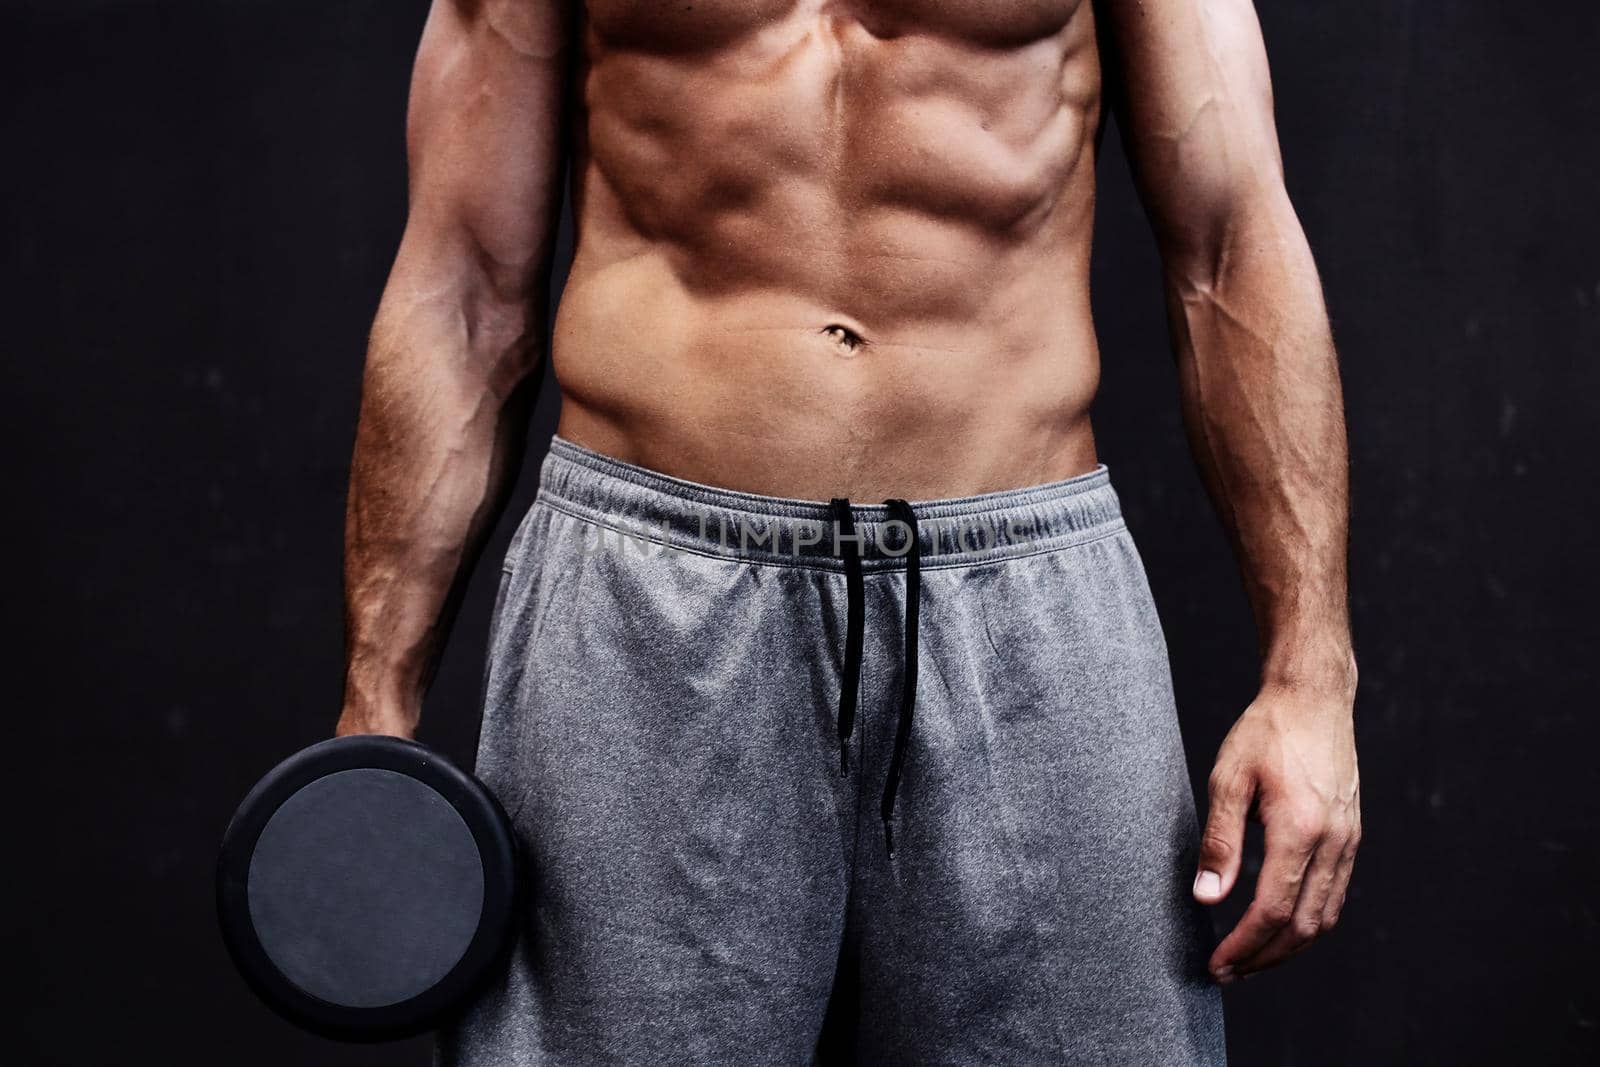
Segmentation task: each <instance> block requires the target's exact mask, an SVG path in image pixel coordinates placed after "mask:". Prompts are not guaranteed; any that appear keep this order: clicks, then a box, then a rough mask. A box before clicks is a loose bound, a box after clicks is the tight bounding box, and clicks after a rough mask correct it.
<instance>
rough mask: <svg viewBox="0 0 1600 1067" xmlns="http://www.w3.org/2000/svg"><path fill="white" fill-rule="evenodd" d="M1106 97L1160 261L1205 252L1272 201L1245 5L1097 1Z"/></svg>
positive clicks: (1273, 174) (1263, 63)
mask: <svg viewBox="0 0 1600 1067" xmlns="http://www.w3.org/2000/svg"><path fill="white" fill-rule="evenodd" d="M1100 14H1101V20H1102V26H1101V29H1102V37H1103V39H1104V41H1105V43H1106V46H1107V52H1108V56H1107V60H1108V62H1107V70H1108V74H1109V77H1110V79H1111V85H1110V95H1111V98H1112V101H1113V104H1114V106H1115V108H1116V113H1117V119H1118V127H1119V129H1120V131H1121V134H1122V138H1123V143H1124V145H1125V147H1126V149H1127V152H1128V157H1129V161H1130V163H1131V164H1132V166H1133V171H1134V177H1135V180H1136V181H1137V183H1138V186H1139V191H1140V195H1141V197H1142V199H1143V200H1144V203H1145V207H1146V210H1147V212H1148V213H1149V215H1150V218H1151V222H1152V224H1153V225H1154V227H1155V230H1156V234H1157V237H1158V239H1159V240H1160V241H1161V243H1162V245H1163V248H1164V249H1165V250H1166V251H1167V252H1168V253H1169V254H1179V255H1183V254H1195V255H1204V254H1206V253H1207V251H1208V250H1211V249H1214V248H1215V247H1216V246H1217V245H1218V243H1219V242H1220V241H1221V240H1222V239H1223V237H1222V232H1223V231H1224V230H1225V229H1226V227H1227V226H1228V225H1229V223H1230V220H1231V219H1232V218H1233V217H1234V215H1235V212H1236V209H1237V208H1238V207H1239V206H1240V205H1241V203H1243V202H1247V201H1248V202H1251V203H1257V204H1258V203H1259V202H1260V199H1259V198H1261V197H1267V198H1272V199H1276V198H1281V197H1282V193H1283V166H1282V161H1281V158H1280V156H1279V153H1278V138H1277V131H1276V128H1275V126H1274V122H1273V113H1272V86H1271V79H1270V75H1269V73H1268V69H1267V56H1266V48H1265V46H1264V44H1263V42H1262V38H1261V27H1260V24H1259V23H1258V22H1257V20H1256V15H1255V9H1254V7H1253V6H1252V5H1251V3H1250V0H1104V2H1102V3H1101V5H1100Z"/></svg>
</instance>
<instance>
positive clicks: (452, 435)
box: [339, 0, 573, 734]
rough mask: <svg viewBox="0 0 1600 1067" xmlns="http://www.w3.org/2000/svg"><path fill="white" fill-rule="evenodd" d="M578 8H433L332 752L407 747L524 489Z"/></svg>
mask: <svg viewBox="0 0 1600 1067" xmlns="http://www.w3.org/2000/svg"><path fill="white" fill-rule="evenodd" d="M572 14H573V6H572V5H571V4H570V3H569V2H568V0H434V3H433V6H432V8H431V9H430V11H429V16H428V23H427V26H426V28H425V29H424V31H423V35H422V43H421V46H420V47H419V48H418V51H417V62H416V69H415V71H414V74H413V77H412V83H411V106H410V111H409V113H408V116H407V144H408V147H409V155H410V163H411V201H410V214H409V216H408V219H407V223H406V234H405V238H404V239H403V240H402V241H401V245H400V252H399V255H398V256H397V257H396V258H395V265H394V269H393V271H392V272H391V273H390V276H389V284H388V286H387V287H386V288H385V290H384V296H383V303H382V305H381V307H380V308H379V310H378V318H377V322H376V323H375V324H374V326H373V331H372V342H371V346H370V349H369V351H368V354H367V369H366V378H365V382H364V384H363V389H362V398H361V418H360V423H359V426H358V427H357V431H356V447H355V457H354V460H353V462H352V470H351V479H350V500H349V508H348V511H347V515H346V523H345V607H346V622H347V637H346V645H347V647H346V653H347V654H346V671H345V700H344V710H343V714H342V715H341V717H340V720H339V730H340V732H341V733H351V732H358V731H379V732H392V733H402V734H409V733H410V732H411V731H412V729H413V728H414V727H415V725H416V720H417V716H418V713H419V711H420V708H421V703H422V696H423V692H424V691H425V690H426V688H427V686H428V682H429V681H430V679H431V676H432V674H433V671H434V668H435V666H436V665H437V663H438V658H439V652H440V650H441V647H442V645H443V641H444V637H445V634H446V633H447V632H448V630H449V626H450V623H451V621H452V618H453V615H454V610H455V607H456V604H457V602H458V600H459V598H460V594H461V592H462V588H463V586H464V584H465V582H466V580H467V578H468V576H469V575H470V574H471V571H472V566H473V564H474V562H475V561H476V559H477V556H478V553H479V552H480V550H481V549H482V547H483V542H484V539H485V537H486V536H487V534H488V532H489V530H490V528H491V527H492V526H493V524H494V520H495V518H496V517H497V516H498V514H499V513H500V510H501V508H502V507H503V505H504V503H505V498H506V495H507V494H508V493H509V491H510V489H511V486H512V483H513V482H514V481H515V477H516V468H517V466H518V464H519V462H520V460H521V457H522V447H523V438H524V435H525V431H526V425H527V415H528V409H529V406H530V402H531V399H532V398H531V396H529V395H528V394H529V393H531V392H532V389H531V388H530V386H531V385H532V384H533V383H535V382H536V381H537V372H538V370H539V366H540V361H541V358H542V355H543V351H542V350H543V345H544V341H545V325H546V322H545V319H546V315H545V301H546V293H547V289H548V285H549V277H550V266H551V262H550V261H551V256H552V252H553V247H554V233H555V224H556V219H557V217H558V215H559V211H560V204H561V174H562V169H563V157H564V132H563V131H564V121H565V120H564V115H565V94H566V88H567V87H566V69H567V55H568V52H569V45H570V30H571V21H570V20H571V17H572Z"/></svg>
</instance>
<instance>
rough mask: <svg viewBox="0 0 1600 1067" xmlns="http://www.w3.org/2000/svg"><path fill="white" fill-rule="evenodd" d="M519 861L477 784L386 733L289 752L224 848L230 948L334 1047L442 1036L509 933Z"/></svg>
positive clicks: (264, 987) (260, 989)
mask: <svg viewBox="0 0 1600 1067" xmlns="http://www.w3.org/2000/svg"><path fill="white" fill-rule="evenodd" d="M514 878H515V850H514V847H513V845H512V839H511V834H510V828H509V825H508V822H507V820H506V818H505V815H504V813H503V812H502V811H501V810H500V807H499V805H498V804H497V803H496V802H495V801H494V798H493V797H492V796H490V795H489V793H488V791H487V790H486V789H484V788H483V786H482V785H481V784H480V783H479V782H477V780H476V779H474V778H472V777H471V776H469V775H466V774H464V773H462V772H461V771H460V770H459V769H458V768H456V767H455V766H453V765H452V764H450V763H449V762H448V761H446V760H445V759H443V757H441V756H439V755H438V754H436V753H434V752H432V751H430V750H429V749H427V748H425V747H423V746H422V745H419V744H416V743H415V742H410V741H404V740H400V739H398V738H392V737H378V736H360V737H347V738H338V739H335V740H333V741H325V742H323V743H321V744H319V745H314V746H312V747H311V748H309V749H306V750H305V751H304V752H301V753H299V754H297V755H295V756H292V757H290V758H289V759H288V760H286V761H285V762H284V763H282V764H280V765H279V766H278V767H277V768H275V769H274V770H273V771H272V772H271V773H269V774H268V775H267V776H266V777H265V778H263V779H262V780H261V782H260V783H259V784H258V785H257V786H256V788H255V789H254V790H252V791H251V793H250V795H249V796H248V797H246V798H245V801H244V803H243V804H242V805H241V806H240V808H239V811H238V813H237V814H236V815H235V816H234V819H233V822H232V824H230V825H229V827H228V832H227V834H226V836H225V838H224V842H223V850H222V857H221V859H220V861H219V864H218V879H217V904H218V913H219V915H220V917H221V921H222V929H223V935H224V938H225V940H226V941H227V944H228V948H229V950H230V951H231V953H232V954H233V957H234V961H235V963H237V964H238V966H239V969H240V971H241V973H243V974H244V976H245V978H246V979H247V980H248V981H249V982H250V984H251V986H252V987H254V988H255V990H256V992H257V993H259V994H260V995H261V997H262V999H264V1000H265V1001H266V1002H267V1003H268V1004H269V1005H270V1006H272V1007H273V1008H274V1009H275V1010H277V1011H278V1012H279V1013H280V1014H282V1015H284V1016H285V1017H287V1018H289V1019H290V1020H292V1021H294V1022H296V1023H298V1024H300V1025H302V1026H305V1027H307V1028H308V1029H311V1030H314V1031H316V1032H319V1033H322V1034H326V1035H328V1036H331V1037H339V1038H344V1039H350V1040H381V1039H386V1038H393V1037H401V1036H405V1035H408V1034H413V1033H418V1032H421V1031H422V1030H426V1029H428V1028H430V1027H431V1026H433V1025H436V1024H437V1023H438V1022H439V1021H440V1020H441V1019H442V1018H443V1017H444V1016H446V1015H448V1014H449V1013H450V1012H451V1011H452V1010H454V1009H456V1008H458V1007H460V1006H461V1005H462V1004H463V1003H464V1001H465V1000H466V999H467V998H468V997H470V995H471V994H472V993H473V992H474V991H475V990H476V988H477V986H478V984H479V982H480V981H481V980H482V979H483V978H484V977H485V975H486V972H487V970H488V968H489V967H490V966H491V965H492V964H493V963H494V962H495V960H496V959H497V958H498V957H499V954H500V952H501V950H502V949H503V948H504V946H505V944H506V941H507V935H508V934H509V930H510V913H511V904H512V900H513V896H514Z"/></svg>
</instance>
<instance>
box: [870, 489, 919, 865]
mask: <svg viewBox="0 0 1600 1067" xmlns="http://www.w3.org/2000/svg"><path fill="white" fill-rule="evenodd" d="M884 503H885V504H887V505H888V506H889V511H890V513H891V514H893V515H894V516H895V517H896V518H898V519H899V520H900V521H901V522H903V523H905V524H906V536H907V537H909V538H910V544H909V545H907V547H906V658H905V668H904V680H903V681H902V682H901V684H900V725H899V727H898V728H897V729H896V730H895V734H894V755H893V756H892V757H891V758H890V760H889V779H888V781H887V782H885V783H884V786H883V803H882V805H880V807H879V809H878V811H879V814H881V815H882V817H883V843H884V847H885V848H887V849H888V851H889V858H890V859H894V802H895V796H896V795H897V794H898V793H899V792H900V772H901V770H902V769H903V768H904V767H905V762H906V744H907V742H909V741H910V740H911V716H912V713H913V712H914V711H915V710H916V706H917V614H918V607H919V606H920V602H921V600H922V545H921V540H922V539H921V537H920V536H919V535H918V533H917V513H916V512H915V511H913V510H911V505H910V504H907V503H906V502H905V501H904V500H886V501H884Z"/></svg>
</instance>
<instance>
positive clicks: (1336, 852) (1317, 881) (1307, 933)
mask: <svg viewBox="0 0 1600 1067" xmlns="http://www.w3.org/2000/svg"><path fill="white" fill-rule="evenodd" d="M1343 853H1344V848H1343V842H1342V841H1338V840H1335V839H1334V838H1332V837H1324V838H1323V839H1322V841H1321V842H1320V843H1319V844H1318V846H1317V849H1316V852H1315V854H1314V855H1313V856H1312V858H1311V863H1310V865H1309V866H1308V867H1307V868H1306V876H1305V878H1304V880H1303V881H1302V882H1301V885H1300V897H1299V899H1298V900H1297V901H1295V906H1294V914H1293V915H1292V916H1291V917H1290V919H1289V921H1288V922H1287V923H1285V924H1284V925H1283V927H1282V928H1281V929H1279V930H1278V932H1277V933H1276V934H1274V935H1273V936H1272V939H1271V940H1270V941H1268V942H1267V943H1266V944H1265V945H1263V946H1262V947H1261V949H1260V950H1258V951H1257V952H1256V953H1255V954H1254V955H1252V956H1248V957H1245V958H1243V959H1241V960H1239V961H1238V962H1237V963H1236V964H1234V973H1235V974H1236V975H1238V976H1240V977H1245V976H1248V975H1251V974H1254V973H1255V972H1257V971H1263V970H1266V969H1267V968H1268V967H1274V966H1276V965H1278V964H1280V963H1282V962H1283V961H1284V960H1286V959H1288V958H1289V957H1290V956H1293V955H1295V954H1296V953H1298V952H1299V951H1300V950H1301V949H1303V948H1305V947H1306V946H1307V945H1309V944H1311V942H1312V941H1314V940H1316V937H1317V935H1318V934H1320V933H1321V932H1322V930H1323V928H1324V926H1325V924H1326V921H1327V920H1326V914H1327V906H1328V899H1329V897H1330V896H1331V894H1332V892H1333V888H1334V885H1335V882H1336V881H1337V879H1338V875H1339V861H1340V859H1341V857H1342V856H1343Z"/></svg>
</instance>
